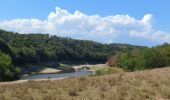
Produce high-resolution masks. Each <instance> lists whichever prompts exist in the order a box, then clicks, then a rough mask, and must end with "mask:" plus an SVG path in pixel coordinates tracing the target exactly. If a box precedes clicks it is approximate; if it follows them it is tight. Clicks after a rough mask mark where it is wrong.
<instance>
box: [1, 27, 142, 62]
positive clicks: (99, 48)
mask: <svg viewBox="0 0 170 100" xmlns="http://www.w3.org/2000/svg"><path fill="white" fill-rule="evenodd" d="M140 48H144V47H141V46H134V45H129V44H101V43H97V42H93V41H87V40H75V39H71V38H67V37H66V38H64V37H57V36H55V35H54V36H50V35H49V34H18V33H13V32H7V31H4V30H0V49H1V51H2V52H4V53H6V54H8V55H10V56H11V57H12V62H13V64H15V65H21V64H27V63H37V62H43V61H61V60H68V61H87V62H106V61H107V58H108V57H109V56H111V55H114V54H115V53H116V52H131V51H134V50H137V49H140Z"/></svg>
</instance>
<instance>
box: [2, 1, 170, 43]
mask: <svg viewBox="0 0 170 100" xmlns="http://www.w3.org/2000/svg"><path fill="white" fill-rule="evenodd" d="M169 4H170V0H140V1H139V0H123V1H121V0H0V15H1V16H0V21H1V22H0V24H1V23H2V22H4V21H11V20H15V19H18V18H19V19H33V18H34V19H38V20H41V21H44V20H46V19H47V17H48V16H49V15H50V13H51V12H55V8H56V7H58V8H61V9H63V10H65V11H67V12H69V13H71V14H74V13H75V11H76V10H78V11H80V12H81V13H82V14H86V15H88V16H92V15H99V16H100V17H107V16H116V15H128V16H130V17H132V18H134V19H135V20H139V21H140V20H142V19H143V18H144V16H145V15H147V14H151V15H152V16H153V18H152V27H154V31H155V32H157V31H161V34H162V33H164V34H168V35H165V36H164V37H166V36H169V33H170V28H169V26H170V20H169V18H170V13H169V9H170V6H169ZM121 18H122V17H121ZM3 25H4V23H3ZM5 25H6V24H5ZM8 25H9V24H8ZM24 25H25V24H24ZM65 25H67V26H68V24H65ZM1 26H2V25H1ZM67 26H66V27H67ZM57 27H58V26H57ZM62 27H64V26H62ZM114 27H117V26H114ZM1 28H4V26H3V27H1ZM126 28H127V27H126ZM4 29H6V30H12V31H18V29H16V28H15V27H14V28H13V27H12V26H10V28H9V27H8V28H4ZM13 29H14V30H13ZM88 29H89V28H88ZM20 30H21V29H20ZM19 32H20V31H19ZM22 32H24V30H23V31H22ZM29 32H30V31H29ZM33 32H34V31H33ZM35 32H37V31H35ZM40 32H41V31H40ZM42 32H43V31H42ZM47 32H48V31H47ZM49 32H50V31H49ZM52 32H53V31H52ZM61 32H63V31H61ZM78 32H79V31H78ZM25 33H27V31H25ZM109 34H110V33H109ZM153 34H154V33H153ZM56 35H58V34H56ZM77 35H79V34H77ZM63 36H71V37H73V38H74V36H75V34H71V35H63ZM81 36H84V37H87V39H88V36H86V35H80V37H76V38H80V39H81V38H82V39H86V38H83V37H81ZM161 36H162V35H161ZM113 37H114V36H113ZM92 39H93V38H92ZM130 39H131V38H129V40H128V39H125V40H122V43H126V42H127V43H131V44H138V45H149V46H150V45H151V46H152V45H157V44H160V43H163V42H169V41H163V40H160V41H152V42H149V41H150V40H148V38H147V39H145V38H141V39H140V38H133V39H134V41H132V40H130ZM139 39H140V40H141V41H139ZM115 40H116V39H115ZM117 40H121V39H117ZM126 40H127V41H126ZM95 41H98V40H95ZM109 41H112V40H109ZM99 42H104V43H105V42H107V41H105V40H104V41H102V39H101V40H99ZM113 42H121V41H114V40H113ZM136 42H137V43H136Z"/></svg>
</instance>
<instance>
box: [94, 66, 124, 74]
mask: <svg viewBox="0 0 170 100" xmlns="http://www.w3.org/2000/svg"><path fill="white" fill-rule="evenodd" d="M122 71H123V70H121V69H119V68H113V67H112V68H102V69H98V70H96V71H95V76H98V75H109V74H115V73H119V72H122Z"/></svg>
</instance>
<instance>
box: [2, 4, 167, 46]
mask: <svg viewBox="0 0 170 100" xmlns="http://www.w3.org/2000/svg"><path fill="white" fill-rule="evenodd" d="M152 21H153V15H151V14H146V15H144V17H143V18H142V19H141V20H138V19H136V18H133V17H131V16H129V15H115V16H113V15H112V16H106V17H101V16H99V15H86V14H84V13H81V12H80V11H75V12H74V13H73V14H71V13H69V12H68V11H66V10H64V9H61V8H58V7H57V8H56V11H55V12H51V13H50V14H49V15H48V17H47V19H46V20H39V19H14V20H5V21H1V22H0V28H2V29H5V30H9V31H15V32H19V33H50V34H52V35H58V36H67V37H72V38H77V39H87V40H93V41H97V42H103V43H110V42H117V43H118V42H120V43H132V44H139V45H143V44H144V45H153V44H160V43H163V42H170V34H169V33H166V32H163V31H159V30H156V29H154V27H153V23H152Z"/></svg>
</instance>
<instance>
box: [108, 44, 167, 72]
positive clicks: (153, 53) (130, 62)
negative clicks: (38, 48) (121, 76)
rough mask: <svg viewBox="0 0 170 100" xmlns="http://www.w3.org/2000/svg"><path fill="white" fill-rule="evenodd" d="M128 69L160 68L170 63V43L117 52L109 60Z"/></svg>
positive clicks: (110, 63)
mask: <svg viewBox="0 0 170 100" xmlns="http://www.w3.org/2000/svg"><path fill="white" fill-rule="evenodd" d="M107 63H108V65H110V66H116V67H120V68H123V69H125V70H128V71H135V70H143V69H152V68H160V67H165V66H169V65H170V44H167V43H165V44H163V45H159V46H156V47H152V48H145V49H141V50H139V51H137V52H129V53H117V54H115V55H114V56H112V57H111V58H110V59H109V61H108V62H107Z"/></svg>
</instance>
